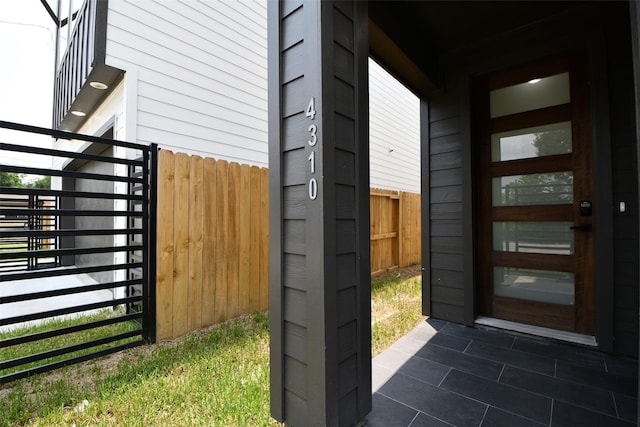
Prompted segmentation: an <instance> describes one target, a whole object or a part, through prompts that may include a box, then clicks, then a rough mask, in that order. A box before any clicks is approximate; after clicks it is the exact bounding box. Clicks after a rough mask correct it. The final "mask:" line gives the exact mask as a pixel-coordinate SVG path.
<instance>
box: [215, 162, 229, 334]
mask: <svg viewBox="0 0 640 427" xmlns="http://www.w3.org/2000/svg"><path fill="white" fill-rule="evenodd" d="M217 166H218V167H217V171H216V174H217V181H216V185H217V187H216V188H217V206H216V211H217V218H216V220H217V225H216V258H215V263H216V300H215V322H216V323H218V322H222V321H224V320H226V319H227V256H228V254H227V240H228V235H229V232H228V227H229V163H227V162H226V161H225V160H219V161H218V162H217Z"/></svg>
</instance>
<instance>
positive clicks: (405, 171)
mask: <svg viewBox="0 0 640 427" xmlns="http://www.w3.org/2000/svg"><path fill="white" fill-rule="evenodd" d="M369 138H370V144H369V155H370V168H371V180H370V185H371V187H375V188H385V189H390V190H401V191H410V192H413V193H419V192H420V100H419V99H418V98H417V97H416V96H415V95H414V94H413V93H411V92H410V91H409V90H408V89H407V88H406V87H404V86H403V85H402V84H401V83H400V82H398V81H397V80H396V79H395V78H393V77H392V76H391V75H390V74H389V73H387V72H386V71H385V70H384V69H382V67H380V66H379V65H378V64H377V63H376V62H375V61H373V60H371V59H370V60H369Z"/></svg>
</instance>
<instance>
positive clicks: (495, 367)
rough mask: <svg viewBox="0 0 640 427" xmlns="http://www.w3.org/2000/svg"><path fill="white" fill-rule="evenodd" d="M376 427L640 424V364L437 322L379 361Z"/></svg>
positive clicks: (371, 424)
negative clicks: (639, 410)
mask: <svg viewBox="0 0 640 427" xmlns="http://www.w3.org/2000/svg"><path fill="white" fill-rule="evenodd" d="M373 389H374V394H373V411H372V412H371V414H370V415H369V416H368V417H367V421H366V426H367V427H420V426H436V427H439V426H459V427H467V426H469V427H480V426H481V427H494V426H495V427H502V426H504V427H521V426H522V427H528V426H532V427H533V426H537V427H540V426H551V427H575V426H580V427H590V426H594V427H596V426H597V427H609V426H610V427H617V426H621V427H622V426H635V425H636V419H637V416H636V413H637V402H638V399H637V396H638V362H637V361H636V360H632V359H625V358H619V357H613V356H611V355H605V354H603V353H601V352H598V351H595V350H592V349H587V348H584V347H579V346H573V345H569V344H562V343H558V342H554V341H550V340H544V339H537V338H530V337H524V336H520V335H515V334H510V333H507V332H498V331H488V330H483V329H473V328H467V327H464V326H460V325H456V324H453V323H447V322H441V321H437V320H433V319H427V320H426V321H425V322H423V323H421V324H420V325H419V326H418V327H416V328H415V329H414V330H413V331H411V332H410V333H409V334H408V335H406V336H405V337H403V338H402V339H400V340H399V341H398V342H396V343H395V344H394V345H393V346H391V347H390V348H389V349H387V350H386V351H384V352H383V353H382V354H380V355H379V356H377V357H376V358H375V359H374V360H373Z"/></svg>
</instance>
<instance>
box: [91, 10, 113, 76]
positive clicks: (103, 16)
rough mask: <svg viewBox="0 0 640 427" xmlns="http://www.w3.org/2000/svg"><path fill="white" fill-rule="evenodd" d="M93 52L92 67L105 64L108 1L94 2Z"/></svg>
mask: <svg viewBox="0 0 640 427" xmlns="http://www.w3.org/2000/svg"><path fill="white" fill-rule="evenodd" d="M95 2H96V3H95V5H96V6H95V7H96V10H95V14H96V15H95V20H96V28H95V38H94V40H95V46H94V47H95V51H94V57H93V58H91V59H92V60H93V63H92V64H91V66H92V67H95V66H96V65H98V64H102V65H104V64H105V58H106V55H107V13H108V11H109V0H95Z"/></svg>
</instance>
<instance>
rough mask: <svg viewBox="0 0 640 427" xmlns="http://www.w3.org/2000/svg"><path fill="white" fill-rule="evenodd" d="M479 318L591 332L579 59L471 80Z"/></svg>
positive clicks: (588, 187) (589, 193)
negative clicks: (482, 316)
mask: <svg viewBox="0 0 640 427" xmlns="http://www.w3.org/2000/svg"><path fill="white" fill-rule="evenodd" d="M474 108H475V112H474V114H475V120H474V123H475V128H474V134H475V146H474V150H475V151H474V153H475V158H476V165H475V166H476V185H477V187H476V201H475V205H476V220H477V221H476V230H477V247H476V259H477V266H478V275H477V278H478V284H479V293H478V295H479V301H478V309H479V310H478V311H479V313H480V314H481V315H485V316H490V317H495V318H501V319H506V320H511V321H516V322H520V323H527V324H533V325H539V326H545V327H550V328H554V329H563V330H569V331H575V332H580V333H585V334H591V333H593V328H594V241H593V240H594V233H593V224H594V215H595V214H596V212H595V211H594V209H593V207H592V206H591V201H592V200H593V182H592V164H591V139H590V137H591V126H590V120H589V105H588V82H587V80H586V64H585V61H584V58H583V57H582V56H581V55H570V56H567V57H563V58H554V59H551V60H548V61H544V62H540V63H536V64H533V65H530V66H526V67H522V68H518V69H512V70H508V71H504V72H499V73H495V74H491V75H489V76H485V77H483V78H479V79H477V81H476V82H474Z"/></svg>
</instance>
